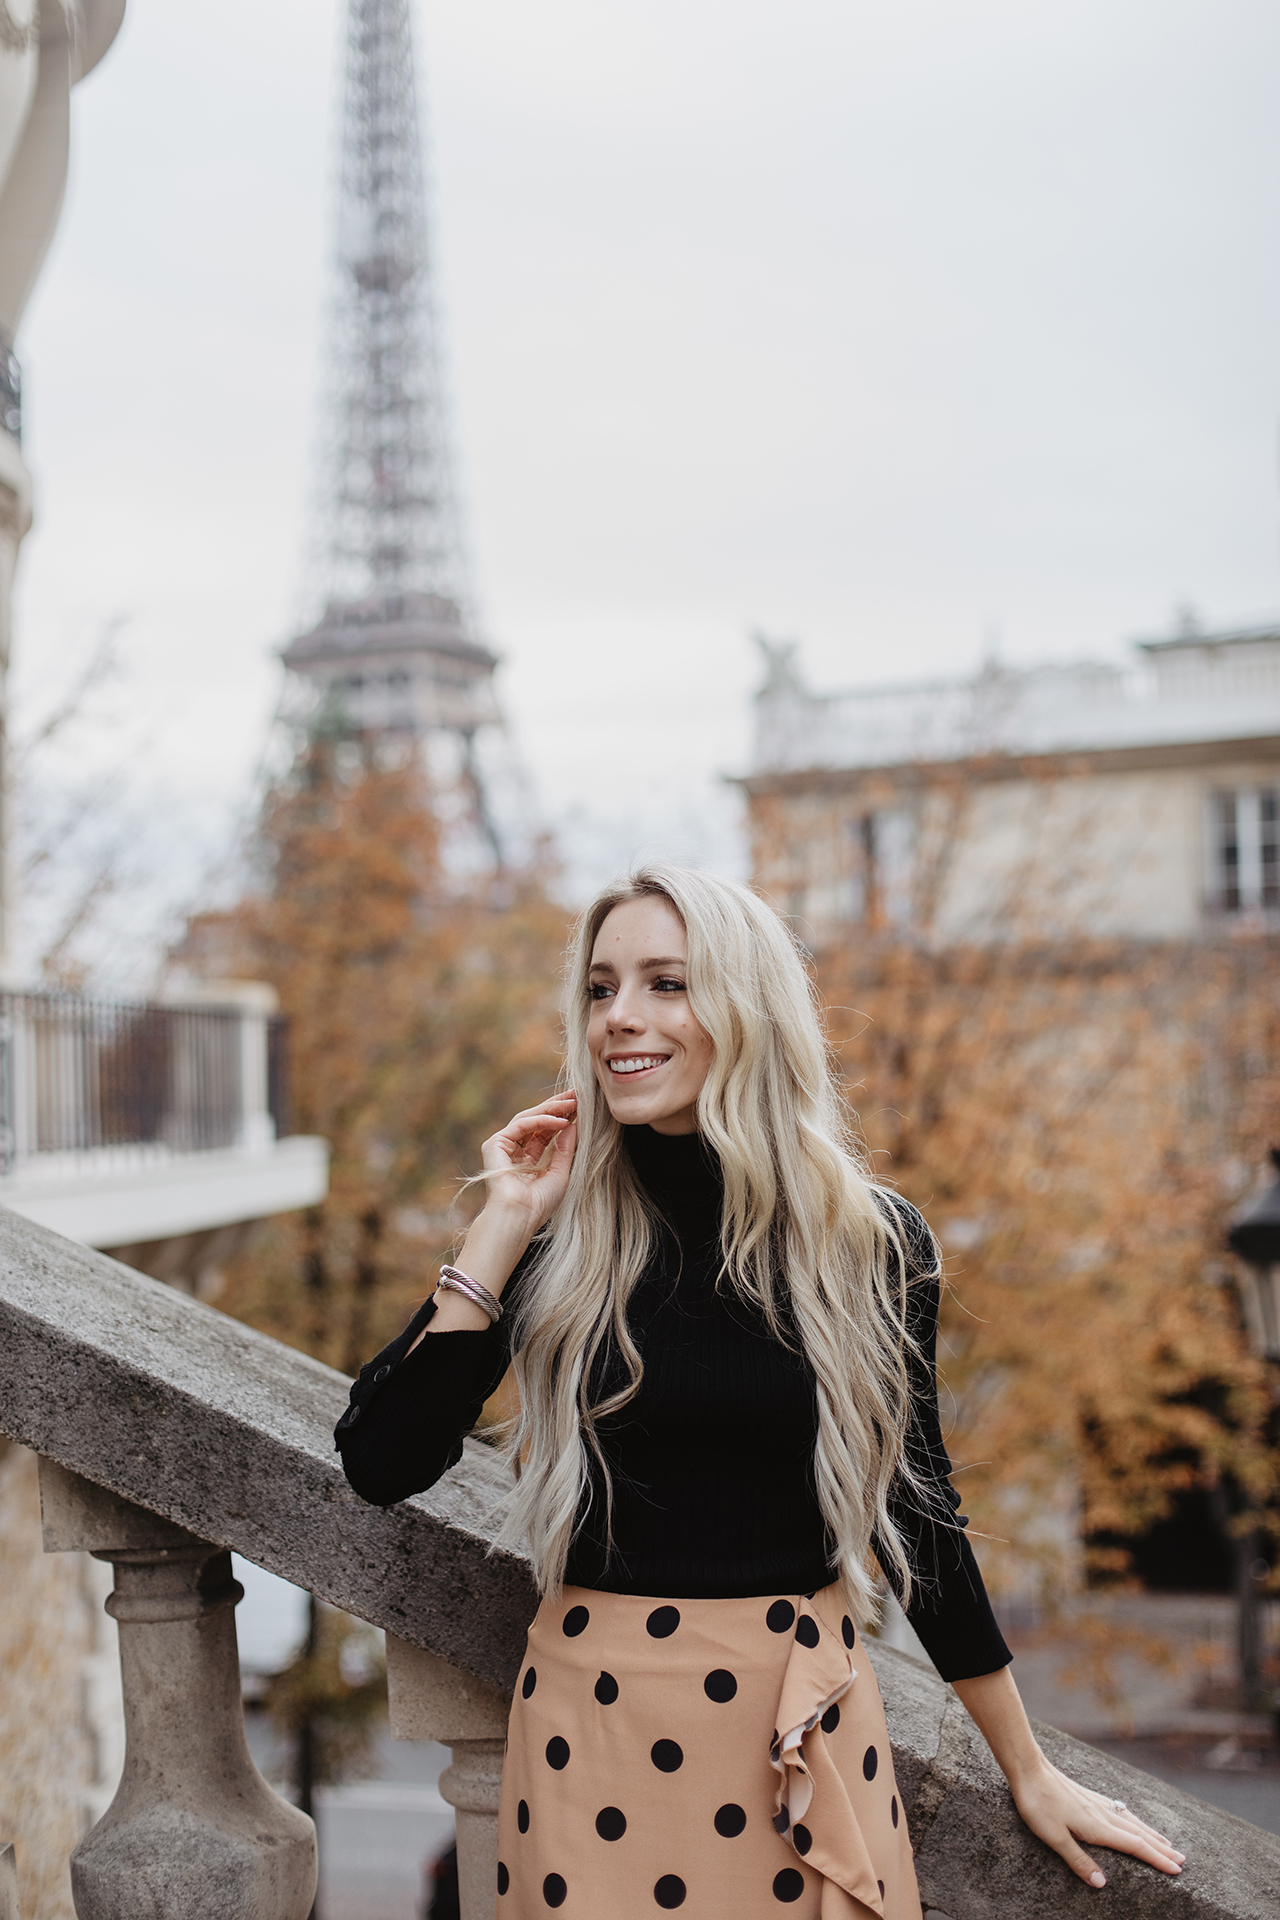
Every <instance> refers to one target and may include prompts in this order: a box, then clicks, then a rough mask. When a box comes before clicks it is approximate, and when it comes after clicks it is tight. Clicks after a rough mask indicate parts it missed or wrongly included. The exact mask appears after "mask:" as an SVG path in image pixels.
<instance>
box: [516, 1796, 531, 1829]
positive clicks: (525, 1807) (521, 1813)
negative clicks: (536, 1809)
mask: <svg viewBox="0 0 1280 1920" xmlns="http://www.w3.org/2000/svg"><path fill="white" fill-rule="evenodd" d="M516 1825H517V1826H518V1827H519V1829H520V1831H521V1833H528V1831H529V1802H528V1801H527V1800H522V1801H521V1802H520V1805H519V1806H518V1807H517V1808H516Z"/></svg>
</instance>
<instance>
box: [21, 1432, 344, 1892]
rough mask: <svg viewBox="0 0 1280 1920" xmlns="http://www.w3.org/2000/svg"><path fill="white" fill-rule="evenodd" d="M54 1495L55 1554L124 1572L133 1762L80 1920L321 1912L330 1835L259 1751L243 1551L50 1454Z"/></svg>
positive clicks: (96, 1841)
mask: <svg viewBox="0 0 1280 1920" xmlns="http://www.w3.org/2000/svg"><path fill="white" fill-rule="evenodd" d="M40 1504H41V1509H42V1514H43V1521H44V1544H45V1551H46V1552H49V1553H59V1552H67V1551H70V1550H72V1549H77V1548H80V1549H84V1550H87V1551H88V1552H90V1553H92V1554H93V1555H94V1557H95V1559H99V1560H109V1561H110V1562H111V1564H112V1566H113V1568H114V1570H115V1581H116V1584H115V1591H114V1592H113V1593H112V1594H111V1595H110V1597H109V1598H108V1600H107V1603H106V1605H107V1611H108V1612H109V1613H110V1614H112V1615H113V1616H114V1618H115V1620H116V1622H117V1624H118V1626H119V1630H120V1672H121V1678H122V1681H123V1689H124V1715H125V1738H126V1747H125V1763H124V1773H123V1776H122V1778H121V1781H120V1786H119V1790H118V1791H117V1793H116V1796H115V1799H114V1800H113V1801H112V1802H111V1805H110V1806H109V1807H108V1808H107V1811H106V1813H105V1814H104V1815H103V1816H102V1818H101V1820H99V1821H98V1823H97V1825H96V1826H95V1827H93V1828H91V1829H90V1831H89V1832H88V1833H87V1834H86V1835H85V1837H84V1839H83V1840H82V1841H81V1842H80V1844H79V1846H78V1847H77V1848H76V1849H75V1852H74V1853H73V1854H72V1856H71V1888H72V1896H73V1898H74V1900H75V1907H76V1912H77V1914H78V1915H79V1916H80V1920H137V1915H138V1914H139V1913H140V1912H145V1913H147V1914H149V1915H150V1916H152V1920H226V1916H227V1915H228V1914H234V1915H235V1916H236V1920H306V1915H307V1914H308V1913H309V1912H310V1909H311V1905H312V1901H313V1899H314V1897H315V1887H316V1841H315V1829H314V1827H313V1826H312V1823H311V1821H310V1820H309V1819H308V1818H307V1817H306V1815H305V1814H303V1813H300V1812H299V1811H298V1809H297V1808H296V1807H291V1806H290V1805H289V1804H288V1802H287V1801H285V1800H282V1799H281V1798H280V1796H279V1795H278V1794H276V1793H273V1792H272V1791H271V1788H270V1787H269V1786H268V1785H267V1783H266V1781H265V1780H264V1779H263V1778H262V1775H261V1774H260V1773H259V1772H258V1770H257V1768H256V1767H255V1766H254V1764H253V1761H252V1759H251V1758H250V1755H249V1749H248V1746H247V1744H246V1741H245V1736H244V1710H243V1706H242V1703H241V1697H240V1662H239V1657H238V1654H237V1650H236V1628H235V1613H234V1608H235V1604H236V1602H237V1601H238V1600H239V1599H240V1598H241V1595H242V1592H243V1589H242V1588H241V1587H240V1585H239V1583H238V1581H235V1580H233V1579H232V1577H231V1556H230V1554H229V1553H228V1552H227V1551H226V1550H225V1549H224V1548H222V1547H218V1546H216V1545H214V1544H213V1543H212V1542H211V1541H208V1540H200V1539H197V1538H196V1537H195V1535H193V1534H190V1533H188V1532H186V1531H185V1529H184V1528H182V1527H177V1526H174V1525H172V1524H171V1523H170V1522H169V1521H167V1520H161V1519H159V1518H158V1517H157V1516H156V1515H155V1514H152V1513H148V1512H146V1511H145V1510H144V1509H143V1508H141V1507H136V1506H133V1505H131V1504H130V1502H128V1501H127V1500H121V1499H119V1498H118V1497H117V1496H116V1495H114V1494H111V1493H108V1492H106V1491H105V1490H104V1489H103V1488H101V1487H97V1486H94V1485H93V1483H92V1482H91V1481H88V1480H84V1479H81V1478H80V1476H79V1475H78V1474H74V1473H69V1472H68V1471H67V1470H66V1469H65V1468H63V1467H58V1466H56V1465H54V1463H53V1462H52V1461H49V1460H41V1462H40Z"/></svg>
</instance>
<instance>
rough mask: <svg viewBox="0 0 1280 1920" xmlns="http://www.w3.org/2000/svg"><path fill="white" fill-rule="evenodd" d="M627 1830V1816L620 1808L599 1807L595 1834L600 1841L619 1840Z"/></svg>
mask: <svg viewBox="0 0 1280 1920" xmlns="http://www.w3.org/2000/svg"><path fill="white" fill-rule="evenodd" d="M626 1830H627V1816H626V1814H625V1813H623V1811H622V1809H621V1807H601V1809H600V1811H599V1813H598V1814H597V1815H596V1832H597V1833H598V1834H599V1835H600V1838H601V1839H602V1840H621V1838H622V1836H623V1834H624V1833H625V1832H626Z"/></svg>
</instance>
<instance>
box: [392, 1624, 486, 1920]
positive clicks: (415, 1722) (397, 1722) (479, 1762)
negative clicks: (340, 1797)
mask: <svg viewBox="0 0 1280 1920" xmlns="http://www.w3.org/2000/svg"><path fill="white" fill-rule="evenodd" d="M387 1693H388V1697H389V1701H390V1708H391V1736H392V1738H393V1739H394V1740H441V1741H443V1742H444V1744H445V1745H446V1746H447V1747H448V1748H449V1751H450V1752H451V1754H452V1755H453V1764H452V1766H450V1767H446V1768H445V1771H444V1772H443V1773H442V1774H441V1776H440V1791H441V1793H442V1794H443V1795H444V1797H445V1799H446V1800H447V1801H448V1802H449V1804H450V1806H451V1807H453V1808H454V1810H455V1813H456V1815H457V1828H458V1892H459V1896H460V1905H461V1916H462V1920H493V1903H494V1900H495V1898H496V1897H497V1888H498V1795H499V1793H500V1791H501V1788H502V1753H503V1748H504V1746H505V1744H506V1738H507V1715H508V1714H509V1713H510V1711H511V1698H510V1695H509V1694H504V1693H499V1691H498V1689H497V1688H496V1687H490V1686H486V1685H485V1683H484V1681H483V1680H477V1679H475V1677H474V1676H473V1675H472V1674H469V1673H464V1672H463V1671H462V1669H461V1668H460V1667H451V1666H450V1665H449V1663H448V1661H447V1660H441V1659H440V1658H439V1657H438V1655H436V1654H434V1653H425V1652H424V1651H423V1650H422V1648H421V1647H414V1646H411V1645H410V1644H409V1642H408V1641H407V1640H401V1639H399V1638H398V1636H397V1635H395V1634H394V1633H388V1635H387Z"/></svg>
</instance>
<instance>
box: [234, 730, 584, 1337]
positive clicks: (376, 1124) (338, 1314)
mask: <svg viewBox="0 0 1280 1920" xmlns="http://www.w3.org/2000/svg"><path fill="white" fill-rule="evenodd" d="M440 842H441V832H440V826H439V823H438V819H437V815H436V812H435V810H434V807H433V796H432V794H431V792H430V791H429V789H428V787H427V784H426V781H425V778H424V776H423V774H422V772H421V770H420V769H419V768H418V767H417V765H416V764H411V765H400V766H396V765H390V766H389V765H386V764H385V763H383V762H381V761H379V760H378V759H377V758H376V757H373V756H372V755H364V756H360V755H357V754H356V753H355V752H354V750H353V748H352V747H351V745H350V744H349V743H347V744H340V745H336V746H335V745H334V744H332V743H329V742H326V741H323V740H322V741H317V742H314V743H312V745H311V746H310V748H309V749H308V751H307V752H306V753H305V754H304V756H303V757H302V759H301V760H300V762H299V764H298V765H297V766H296V767H295V768H294V769H293V771H292V773H291V775H290V776H289V778H288V779H287V780H285V781H283V782H282V783H281V784H280V785H279V786H278V787H277V788H276V789H275V790H274V791H273V792H272V793H271V794H270V795H269V796H268V799H267V802H266V805H265V806H264V809H263V813H262V818H261V822H260V827H259V855H260V864H261V869H262V884H261V888H260V890H259V891H258V892H257V893H256V894H255V895H253V896H252V897H250V898H249V899H248V900H246V901H245V902H244V903H243V904H242V906H241V907H240V908H239V909H238V910H237V913H236V915H235V922H236V936H235V937H236V942H237V946H238V961H237V964H238V966H239V967H240V968H242V969H245V970H247V971H249V972H251V973H252V975H253V977H255V978H257V979H262V980H266V981H268V982H270V984H271V985H273V986H274V987H275V988H276V990H277V991H278V993H279V995H280V1005H281V1011H282V1012H283V1013H284V1014H285V1016H286V1017H287V1019H288V1021H289V1042H290V1045H289V1075H290V1089H291V1102H292V1109H293V1113H292V1118H293V1125H294V1127H295V1129H296V1130H297V1131H299V1132H305V1133H317V1134H322V1135H323V1136H324V1137H325V1138H326V1139H327V1140H328V1141H329V1143H330V1147H331V1149H332V1165H331V1179H330V1190H329V1195H328V1198H327V1199H326V1200H325V1201H324V1202H323V1204H322V1205H320V1206H318V1207H314V1208H311V1209H310V1210H308V1212H307V1213H306V1214H305V1215H303V1216H301V1217H298V1216H294V1217H292V1218H290V1219H288V1220H285V1221H282V1222H279V1223H275V1224H274V1225H273V1226H272V1228H271V1229H270V1231H269V1233H268V1236H267V1239H266V1240H265V1242H264V1243H263V1244H262V1245H261V1246H260V1247H259V1248H258V1249H257V1250H256V1251H255V1252H253V1253H251V1254H250V1255H248V1256H246V1257H245V1258H243V1259H242V1260H240V1261H239V1262H238V1263H237V1264H236V1266H235V1267H234V1268H233V1270H232V1271H231V1274H230V1276H229V1282H228V1289H227V1292H226V1294H225V1295H224V1297H223V1300H222V1304H223V1305H225V1306H226V1307H227V1308H228V1310H230V1311H231V1312H234V1313H236V1314H238V1315H240V1316H241V1317H243V1318H245V1319H248V1320H250V1321H251V1322H252V1323H253V1324H254V1325H256V1326H259V1327H262V1328H263V1329H264V1330H266V1331H269V1332H271V1333H274V1334H276V1335H277V1336H278V1337H279V1338H281V1339H284V1340H287V1341H289V1342H290V1343H292V1344H293V1345H296V1346H301V1347H304V1348H306V1349H307V1351H308V1352H311V1353H314V1354H316V1355H317V1356H318V1357H319V1358H321V1359H324V1360H326V1361H328V1362H329V1363H330V1364H331V1365H334V1366H338V1367H341V1368H343V1369H345V1370H347V1371H352V1370H354V1368H355V1367H356V1366H357V1365H358V1364H359V1363H360V1362H361V1361H363V1360H365V1359H367V1358H368V1356H369V1354H370V1353H372V1352H374V1351H375V1350H376V1349H377V1347H378V1346H380V1345H381V1344H383V1342H385V1341H386V1340H387V1339H389V1338H390V1337H391V1336H392V1334H394V1333H396V1332H398V1331H399V1329H400V1327H401V1325H402V1324H403V1322H404V1320H405V1318H406V1317H407V1314H408V1312H409V1310H410V1309H411V1308H412V1307H413V1306H414V1305H416V1304H417V1302H418V1301H420V1300H421V1299H422V1298H423V1297H424V1296H425V1294H426V1293H427V1292H429V1291H430V1289H431V1287H432V1286H433V1285H434V1280H435V1274H436V1269H437V1267H438V1263H439V1261H440V1259H441V1258H443V1257H444V1256H445V1249H446V1248H447V1247H448V1246H449V1245H450V1244H451V1243H452V1242H453V1240H454V1239H455V1237H456V1236H457V1234H458V1232H459V1230H460V1227H461V1225H462V1223H463V1215H462V1214H461V1213H460V1212H459V1211H458V1209H457V1206H456V1202H457V1196H458V1183H459V1180H460V1178H462V1177H463V1176H465V1175H466V1174H468V1173H471V1172H473V1171H475V1169H476V1168H478V1166H479V1164H480V1143H481V1141H482V1140H483V1139H484V1138H485V1136H486V1135H487V1134H488V1133H489V1132H490V1131H492V1128H493V1126H494V1125H495V1124H496V1121H495V1115H497V1116H504V1117H505V1115H507V1114H508V1113H510V1112H512V1111H514V1110H515V1109H516V1108H518V1107H521V1106H525V1105H528V1104H529V1103H530V1102H531V1101H534V1100H538V1099H543V1098H545V1097H546V1095H547V1094H548V1093H549V1092H550V1091H551V1088H552V1085H553V1082H554V1079H555V1074H556V1070H557V1065H558V1040H559V1015H558V1005H557V977H558V972H559V963H560V956H561V953H562V950H563V946H564V941H565V933H566V916H565V914H564V912H563V910H562V909H561V908H559V907H557V906H555V905H553V904H551V903H550V902H549V900H548V898H547V896H546V893H545V890H544V888H543V886H542V884H541V879H540V876H539V875H537V874H536V873H534V874H524V875H515V876H513V875H509V874H508V875H506V876H504V877H503V878H502V881H501V883H500V885H499V883H497V882H495V881H492V880H478V881H476V882H475V883H474V884H470V885H465V884H460V883H459V882H457V881H456V880H455V879H451V878H450V877H449V876H448V875H446V873H445V871H444V867H443V863H442V859H441V844H440Z"/></svg>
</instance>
